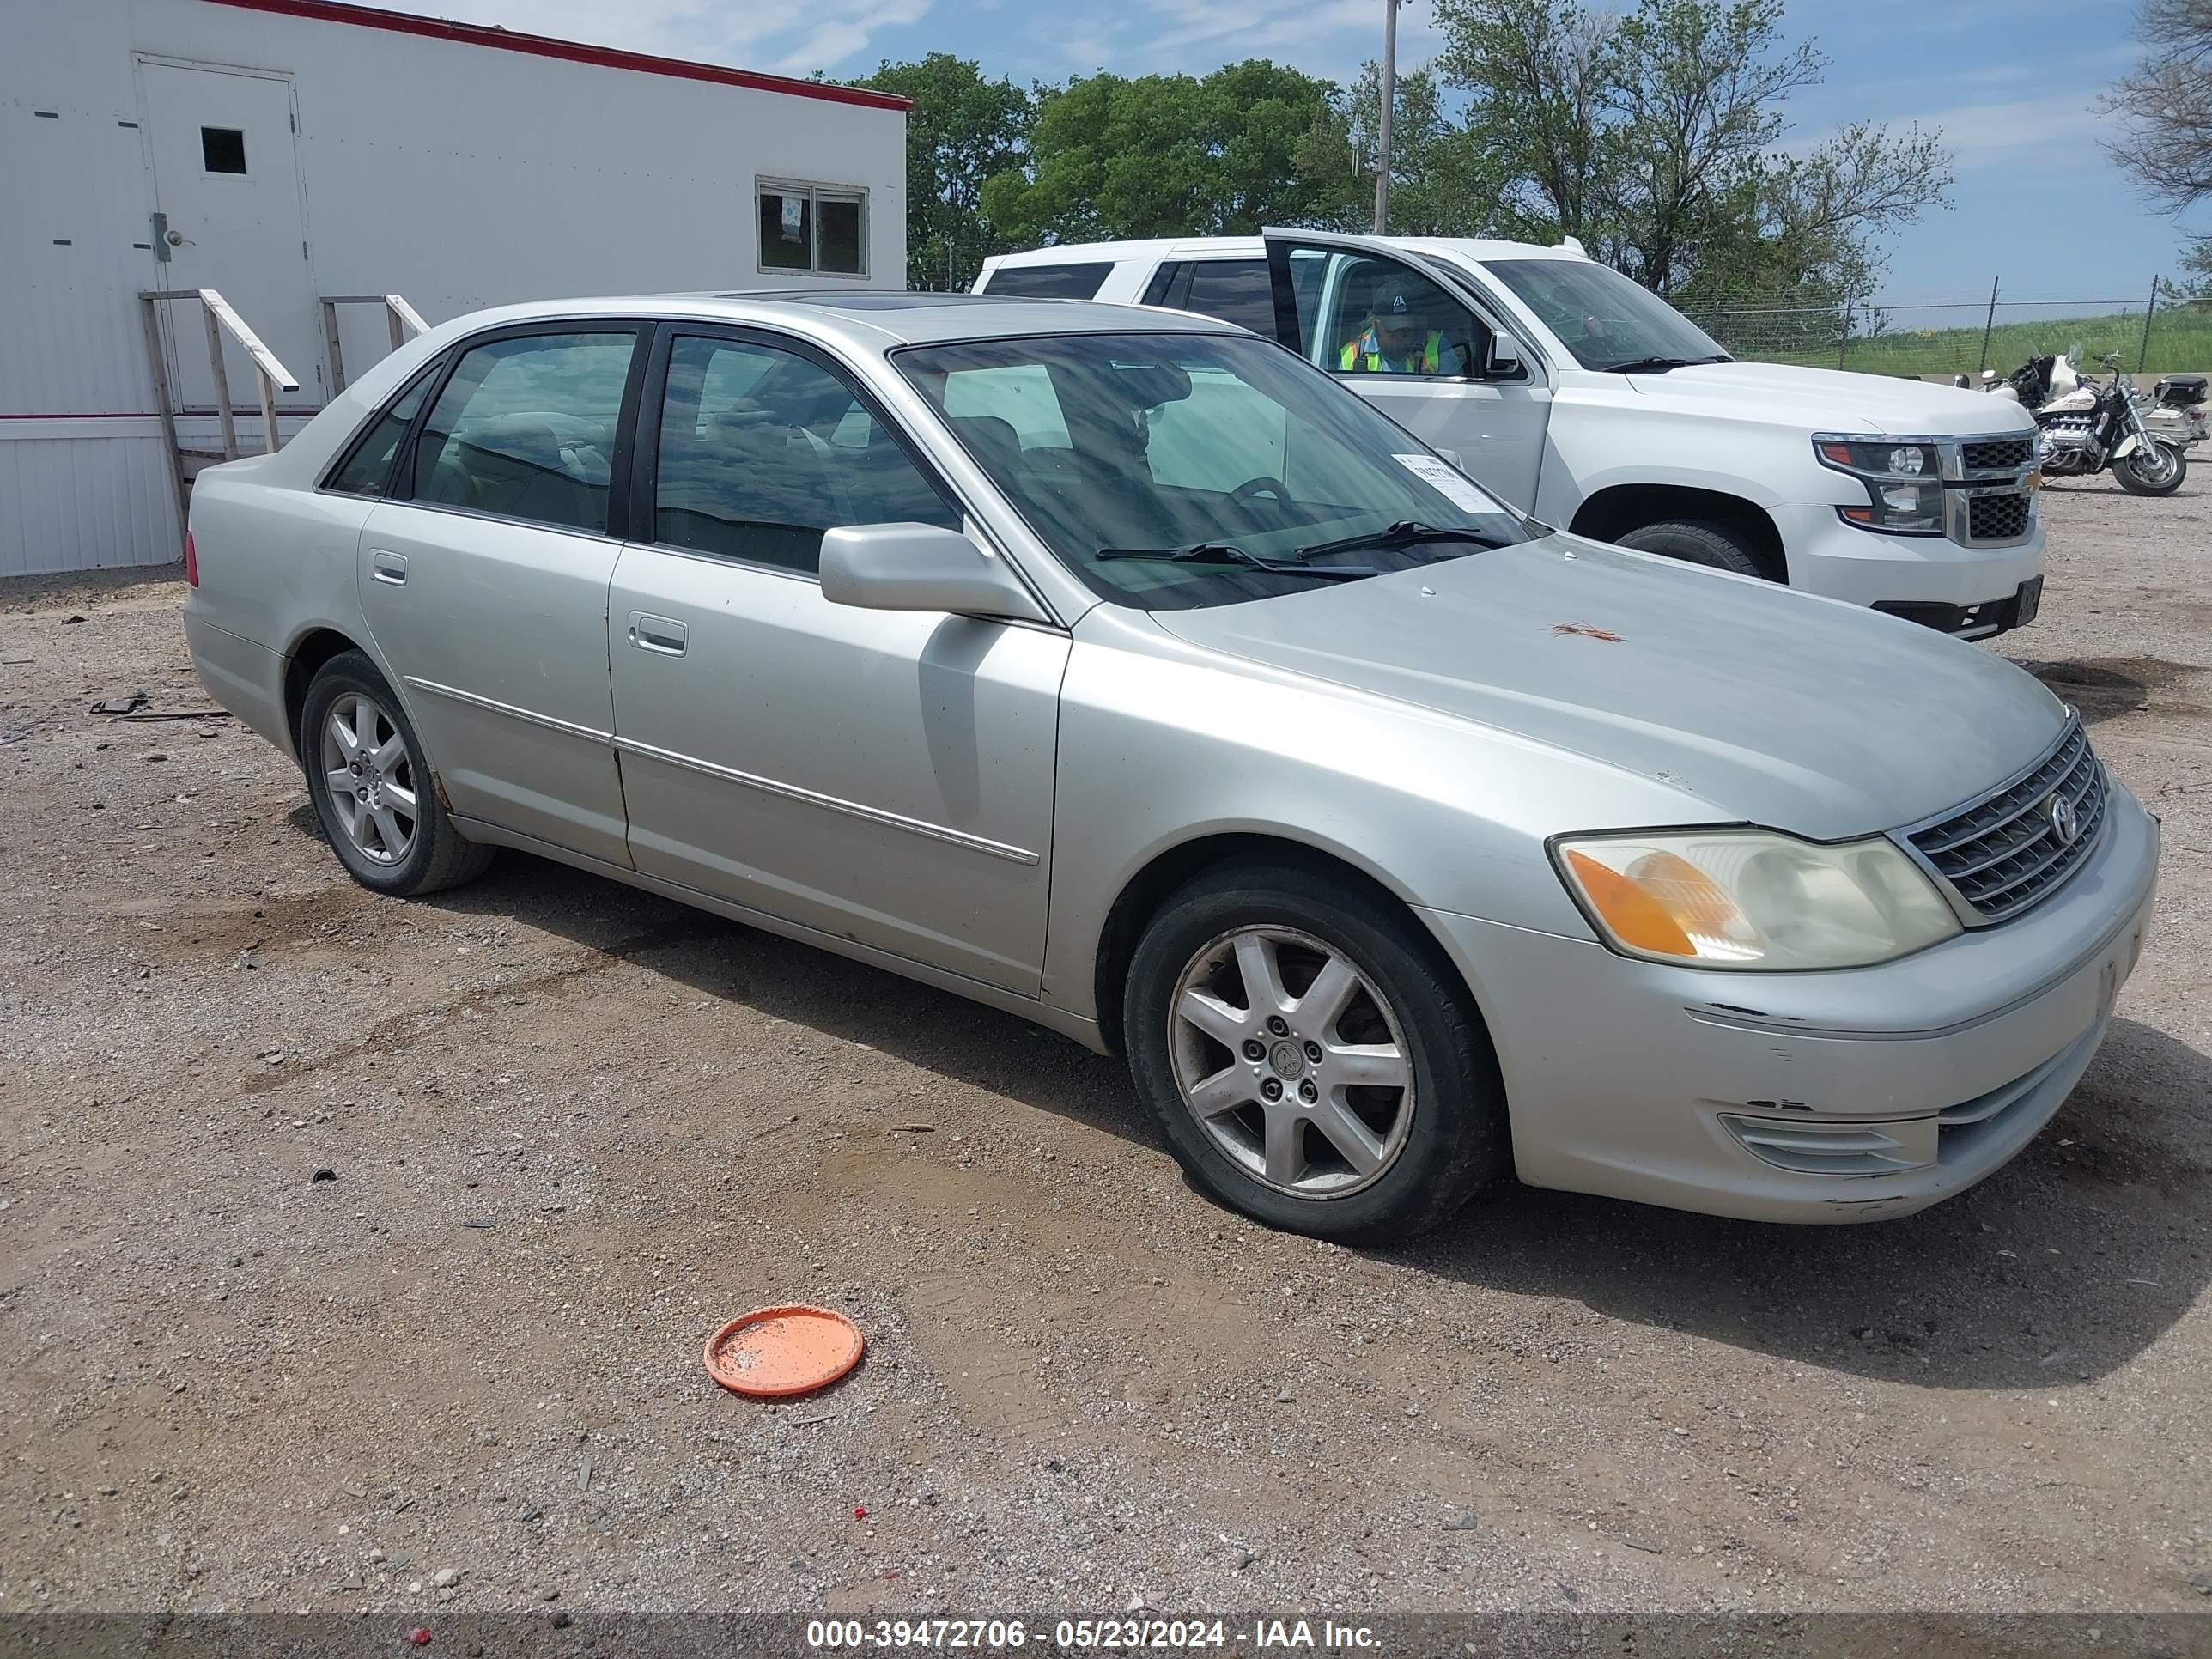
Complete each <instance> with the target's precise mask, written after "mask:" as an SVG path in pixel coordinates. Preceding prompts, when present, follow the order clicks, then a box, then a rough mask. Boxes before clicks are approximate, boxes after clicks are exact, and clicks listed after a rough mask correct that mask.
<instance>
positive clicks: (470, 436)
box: [415, 329, 636, 535]
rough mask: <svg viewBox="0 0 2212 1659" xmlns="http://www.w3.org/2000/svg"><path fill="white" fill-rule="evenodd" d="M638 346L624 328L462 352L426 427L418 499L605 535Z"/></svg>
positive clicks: (420, 445)
mask: <svg viewBox="0 0 2212 1659" xmlns="http://www.w3.org/2000/svg"><path fill="white" fill-rule="evenodd" d="M635 344H636V336H635V334H634V333H632V332H631V331H629V330H627V329H625V330H622V331H594V332H589V333H574V334H532V335H525V336H521V337H516V338H513V339H506V340H494V341H492V342H490V343H489V344H485V345H480V346H477V348H476V349H473V350H471V351H470V352H469V353H467V354H466V355H465V356H463V357H462V359H461V361H460V362H459V364H458V365H456V366H455V368H454V369H453V378H452V379H451V380H447V382H446V389H445V390H444V391H443V392H441V393H439V395H438V401H437V402H436V404H434V405H432V407H431V410H430V417H429V419H428V421H426V422H423V426H422V437H421V438H420V439H419V440H418V441H417V442H416V451H415V499H416V501H425V502H431V503H435V504H439V505H443V506H448V507H466V508H468V509H469V510H470V511H471V512H476V513H496V514H498V515H499V516H500V517H501V518H506V519H526V520H529V521H530V522H531V523H532V524H549V525H560V526H564V527H567V528H569V529H574V530H589V531H594V532H598V533H599V534H601V535H605V533H606V528H607V481H608V479H609V477H611V474H612V472H613V470H614V450H615V429H616V428H617V426H618V425H619V424H620V422H621V419H622V399H623V384H624V382H625V381H627V380H628V379H629V365H630V355H631V351H632V349H633V348H634V347H635Z"/></svg>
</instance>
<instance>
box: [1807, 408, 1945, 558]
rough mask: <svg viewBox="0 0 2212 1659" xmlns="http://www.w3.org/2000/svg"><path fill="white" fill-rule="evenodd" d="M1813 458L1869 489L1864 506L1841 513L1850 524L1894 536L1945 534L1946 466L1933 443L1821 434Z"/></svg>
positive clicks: (1815, 439)
mask: <svg viewBox="0 0 2212 1659" xmlns="http://www.w3.org/2000/svg"><path fill="white" fill-rule="evenodd" d="M1813 453H1814V454H1815V455H1816V456H1818V457H1819V458H1820V465H1823V466H1826V467H1832V468H1834V469H1835V470H1836V471H1838V472H1848V473H1850V475H1851V477H1854V478H1857V479H1858V480H1859V482H1860V483H1863V484H1864V485H1865V486H1866V492H1867V504H1866V505H1865V506H1864V507H1838V508H1837V511H1838V512H1839V513H1842V514H1843V516H1844V519H1845V520H1848V521H1849V522H1850V523H1852V524H1855V525H1858V526H1861V527H1863V528H1864V529H1868V530H1880V531H1884V532H1888V533H1890V534H1893V535H1901V536H1940V535H1941V534H1942V533H1943V477H1942V472H1943V466H1942V458H1941V457H1940V456H1938V455H1937V453H1936V446H1935V445H1934V444H1932V443H1924V442H1918V441H1905V442H1899V441H1897V440H1895V439H1864V438H1845V437H1835V436H1831V435H1827V434H1826V433H1819V434H1815V435H1814V439H1813Z"/></svg>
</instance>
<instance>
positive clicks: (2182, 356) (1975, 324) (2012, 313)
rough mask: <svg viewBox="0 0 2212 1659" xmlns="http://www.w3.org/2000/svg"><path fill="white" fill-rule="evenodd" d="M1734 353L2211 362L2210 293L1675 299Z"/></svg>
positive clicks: (1960, 361) (1811, 360)
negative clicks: (2197, 296)
mask: <svg viewBox="0 0 2212 1659" xmlns="http://www.w3.org/2000/svg"><path fill="white" fill-rule="evenodd" d="M1684 309H1685V310H1686V312H1687V313H1688V315H1689V316H1690V318H1691V319H1692V321H1694V322H1695V323H1697V325H1699V327H1700V328H1702V329H1704V330H1705V332H1706V333H1708V334H1710V335H1711V336H1712V337H1713V338H1715V339H1716V340H1717V341H1719V342H1720V343H1721V344H1723V346H1726V347H1727V348H1728V349H1729V351H1730V352H1731V353H1733V354H1734V355H1735V356H1738V357H1742V358H1746V359H1748V360H1750V361H1753V362H1778V363H1801V364H1804V365H1807V366H1808V367H1814V368H1848V369H1856V370H1858V371H1860V372H1862V373H1865V374H1899V375H1905V376H1907V377H1912V378H1918V377H1922V376H1928V375H1942V376H1946V377H1948V376H1950V375H1954V374H1966V375H1968V376H1970V377H1978V375H1979V374H1980V373H1981V371H1982V370H1984V368H1993V369H1995V370H1996V372H1997V373H1998V374H2010V373H2011V372H2012V371H2013V370H2014V369H2015V368H2019V367H2020V365H2021V364H2022V363H2023V362H2027V360H2028V359H2029V358H2031V357H2039V356H2045V355H2047V354H2050V353H2052V352H2058V351H2073V350H2075V349H2076V348H2077V347H2078V348H2079V361H2080V362H2082V363H2083V364H2084V365H2085V366H2087V367H2093V366H2095V364H2096V363H2097V362H2098V360H2099V359H2100V357H2102V356H2105V355H2106V353H2108V352H2113V353H2118V356H2119V357H2120V360H2121V364H2122V366H2123V367H2124V368H2128V369H2130V370H2133V371H2135V372H2136V373H2138V374H2171V373H2176V372H2180V371H2187V372H2191V373H2203V372H2204V371H2206V370H2208V369H2212V301H2203V300H2197V301H2185V300H2183V299H2180V298H2179V297H2178V296H2177V295H2173V294H2172V293H2170V292H2169V291H2168V290H2167V289H2166V287H2165V286H2164V285H2163V284H2146V285H2145V288H2144V291H2143V292H2142V293H2141V294H2138V295H2136V296H2135V298H2133V299H2132V300H2128V299H2106V300H2008V299H2006V298H2004V297H2003V295H2002V289H2001V287H2000V286H1999V285H1997V284H1992V285H1991V288H1990V294H1989V295H1988V296H1987V297H1985V298H1983V299H1979V300H1961V301H1940V300H1939V301H1912V302H1906V303H1893V302H1889V301H1871V300H1863V299H1844V300H1839V301H1835V302H1834V303H1832V304H1828V305H1812V306H1808V305H1802V304H1795V305H1793V304H1790V303H1787V302H1786V301H1781V302H1778V301H1776V300H1774V299H1773V298H1772V297H1771V296H1768V297H1762V296H1759V295H1729V296H1724V297H1723V299H1722V300H1721V301H1719V302H1717V303H1716V304H1711V305H1705V306H1692V307H1685V308H1684Z"/></svg>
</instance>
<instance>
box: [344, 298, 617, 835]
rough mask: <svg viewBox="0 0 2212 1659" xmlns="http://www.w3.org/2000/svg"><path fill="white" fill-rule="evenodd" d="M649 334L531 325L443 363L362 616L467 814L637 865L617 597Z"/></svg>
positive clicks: (470, 345) (394, 494) (600, 322)
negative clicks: (631, 425)
mask: <svg viewBox="0 0 2212 1659" xmlns="http://www.w3.org/2000/svg"><path fill="white" fill-rule="evenodd" d="M641 339H642V333H641V328H640V326H639V325H637V324H636V323H635V322H627V321H608V320H605V319H584V320H576V321H560V322H547V323H532V324H530V325H526V326H524V327H518V328H510V329H502V330H500V331H495V332H493V333H489V334H485V335H482V336H478V337H476V338H475V339H473V340H471V341H468V342H465V343H464V344H463V345H462V346H460V347H459V348H457V349H455V350H454V351H453V353H452V354H451V361H450V366H449V367H448V368H447V369H446V371H445V373H444V375H443V378H442V380H441V381H440V382H439V384H438V385H437V386H436V388H435V391H434V392H432V394H431V395H430V397H429V398H428V412H427V413H426V414H425V415H423V416H422V417H421V418H419V419H418V420H417V422H416V423H415V425H414V426H413V427H412V428H410V432H409V434H408V436H407V439H406V441H405V444H404V447H403V450H402V453H401V454H400V456H399V459H398V465H397V467H396V470H395V471H394V472H393V475H392V486H391V489H390V490H389V492H388V493H387V495H386V498H385V499H384V500H382V501H379V502H378V503H377V504H376V506H375V507H373V508H371V509H370V511H369V514H368V520H367V521H366V522H365V523H364V524H363V526H362V534H361V542H360V554H359V558H360V566H359V569H358V572H357V580H358V584H359V590H360V593H361V600H362V611H364V612H365V613H366V614H367V617H368V625H369V631H370V633H371V635H372V636H373V637H374V640H375V641H376V646H377V649H378V650H379V651H380V653H382V654H383V657H384V659H385V662H386V664H387V665H389V666H390V667H391V669H392V671H393V672H394V673H395V674H396V675H397V676H398V679H399V682H400V684H399V685H398V688H397V689H398V692H399V695H400V696H401V697H402V699H403V700H404V702H405V703H406V705H407V710H408V713H409V714H410V716H411V717H412V718H413V720H414V722H415V725H416V730H417V731H418V732H420V733H421V735H422V740H423V744H424V745H425V746H426V747H427V748H428V750H429V753H430V757H431V760H432V762H433V763H434V764H435V767H436V769H437V774H438V779H439V781H440V783H441V785H442V786H443V787H444V789H445V792H446V795H447V799H448V800H449V801H450V802H451V803H452V806H453V811H454V812H455V814H456V815H458V816H459V817H464V818H477V819H482V820H483V821H484V822H486V823H495V824H498V825H501V827H503V828H505V829H511V830H515V831H519V832H520V833H521V834H524V835H526V836H536V837H538V839H540V840H543V841H547V842H553V843H554V844H555V845H556V846H560V847H564V848H573V849H574V850H575V851H577V852H580V853H585V854H589V855H590V856H592V857H593V858H598V859H604V860H607V861H608V862H610V863H614V864H622V865H627V864H628V863H629V848H628V842H627V839H626V837H625V834H624V823H623V798H622V781H621V777H620V775H619V773H618V772H617V768H616V763H615V755H614V748H613V738H614V703H613V697H612V693H611V688H610V686H609V684H608V672H607V617H606V613H607V586H608V583H609V582H610V581H611V580H612V578H613V575H614V568H615V560H616V557H617V555H618V554H619V553H620V551H621V549H622V544H621V541H620V540H619V538H618V529H619V523H620V513H621V509H622V507H623V502H622V501H621V499H620V498H621V495H623V493H624V492H623V489H619V488H617V480H618V479H622V478H624V477H626V474H625V473H624V472H623V471H619V470H618V469H617V459H621V458H622V457H623V448H622V444H621V434H622V433H623V430H624V429H625V424H626V422H625V419H624V404H625V402H626V401H627V402H633V403H634V401H635V397H636V385H637V382H638V380H639V378H640V377H641V375H642V374H643V370H644V352H643V347H642V344H641Z"/></svg>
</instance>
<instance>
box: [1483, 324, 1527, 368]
mask: <svg viewBox="0 0 2212 1659" xmlns="http://www.w3.org/2000/svg"><path fill="white" fill-rule="evenodd" d="M1482 372H1483V373H1484V374H1486V375H1487V376H1489V377H1490V378H1491V379H1492V380H1508V379H1510V378H1511V377H1512V376H1513V375H1516V374H1519V373H1520V372H1521V342H1520V341H1518V340H1516V339H1515V338H1514V337H1512V336H1511V335H1510V334H1507V333H1504V332H1503V331H1500V332H1498V333H1496V334H1492V336H1491V337H1490V350H1489V353H1488V355H1487V356H1486V357H1485V358H1484V360H1483V365H1482Z"/></svg>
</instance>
